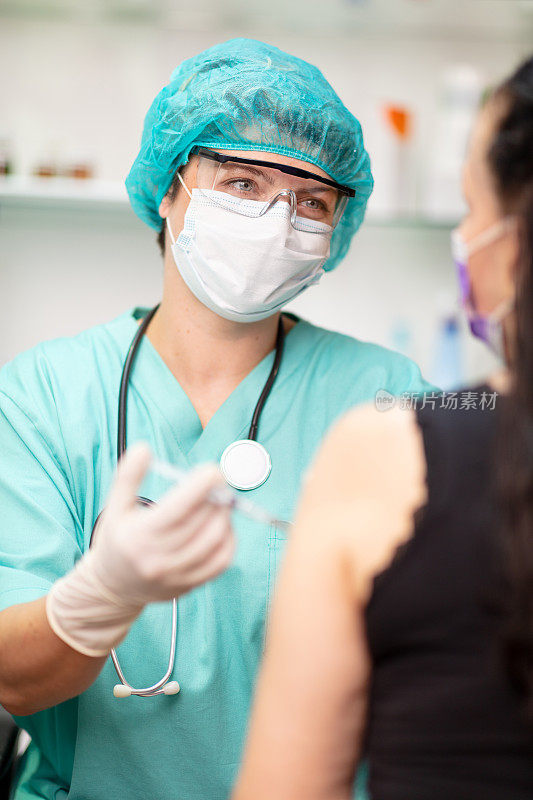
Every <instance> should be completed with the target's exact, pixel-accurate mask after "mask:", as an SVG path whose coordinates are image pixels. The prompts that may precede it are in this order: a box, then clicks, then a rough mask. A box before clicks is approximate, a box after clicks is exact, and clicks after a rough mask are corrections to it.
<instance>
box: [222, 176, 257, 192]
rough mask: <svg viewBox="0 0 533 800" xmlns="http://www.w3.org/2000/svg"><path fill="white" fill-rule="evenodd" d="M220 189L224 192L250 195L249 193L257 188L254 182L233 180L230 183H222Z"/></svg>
mask: <svg viewBox="0 0 533 800" xmlns="http://www.w3.org/2000/svg"><path fill="white" fill-rule="evenodd" d="M221 188H222V189H223V190H224V188H225V189H226V191H228V190H229V191H231V190H233V191H236V192H242V193H243V194H250V193H251V192H254V191H256V189H257V186H256V184H255V182H254V181H252V180H250V179H249V178H234V179H233V180H231V181H224V183H223V184H222V186H221Z"/></svg>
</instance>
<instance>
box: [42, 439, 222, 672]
mask: <svg viewBox="0 0 533 800" xmlns="http://www.w3.org/2000/svg"><path fill="white" fill-rule="evenodd" d="M150 458H151V454H150V450H149V449H148V447H147V446H146V445H136V446H134V447H132V448H130V449H129V450H128V452H127V453H126V454H125V455H124V456H123V458H122V459H121V461H120V463H119V465H118V468H117V474H116V478H115V482H114V484H113V487H112V489H111V492H110V494H109V498H108V502H107V506H106V508H105V509H104V512H103V514H102V517H101V519H100V521H99V522H98V525H97V527H96V530H95V532H94V537H93V539H94V541H93V543H92V545H91V548H90V550H89V552H88V553H85V555H84V556H83V557H82V558H81V559H80V561H79V562H78V563H77V565H76V567H75V568H74V569H73V570H72V571H71V572H70V573H69V574H68V575H66V576H65V577H63V578H61V579H60V580H58V581H57V582H56V583H55V584H54V585H53V587H52V589H51V590H50V592H49V594H48V597H47V602H46V610H47V616H48V621H49V623H50V626H51V627H52V629H53V630H54V632H55V633H56V634H57V635H58V636H59V637H60V638H61V639H63V640H64V641H65V642H66V643H67V644H69V645H70V646H71V647H73V648H74V649H75V650H78V651H79V652H81V653H84V654H85V655H90V656H100V655H105V654H107V653H108V652H109V650H110V649H111V648H112V647H114V646H115V645H117V644H118V643H119V642H120V641H122V639H123V638H124V637H125V636H126V634H127V632H128V629H129V627H130V625H131V623H132V622H133V620H134V619H135V618H136V617H137V616H138V615H139V613H140V612H141V610H142V608H143V607H144V606H145V605H146V604H147V603H150V602H157V601H164V600H170V599H172V598H173V597H179V596H180V595H182V594H184V593H185V592H188V591H189V590H190V589H193V588H194V587H195V586H199V585H200V584H202V583H205V582H206V581H209V580H211V579H212V578H214V577H215V576H217V575H218V574H219V573H221V572H223V571H224V570H225V569H226V568H227V567H228V566H229V564H230V563H231V559H232V556H233V552H234V536H233V532H232V527H231V511H230V510H229V509H228V508H227V507H226V506H222V505H216V504H214V503H212V502H210V501H209V499H208V497H209V495H210V493H211V492H213V490H216V489H220V488H223V487H226V484H225V482H224V479H223V478H222V476H221V474H220V472H219V470H218V468H217V467H216V466H215V465H214V464H204V465H202V466H200V467H197V468H196V469H194V470H192V472H191V474H190V475H189V476H188V478H187V479H186V480H185V481H184V482H183V483H181V484H180V485H178V486H175V487H173V488H172V489H170V490H169V491H168V492H167V493H166V494H165V495H164V496H163V497H162V498H161V500H160V501H159V502H158V503H157V504H155V505H153V506H149V507H146V506H141V505H139V503H137V494H138V490H139V486H140V484H141V482H142V479H143V478H144V476H145V474H146V472H147V470H148V467H149V464H150Z"/></svg>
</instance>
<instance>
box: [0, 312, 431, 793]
mask: <svg viewBox="0 0 533 800" xmlns="http://www.w3.org/2000/svg"><path fill="white" fill-rule="evenodd" d="M143 313H144V312H143V311H142V310H139V309H137V310H135V311H133V312H132V311H129V312H127V313H125V314H123V315H121V316H120V317H118V318H117V319H116V320H114V321H112V322H110V323H108V324H105V325H100V326H98V327H95V328H92V329H90V330H88V331H86V332H84V333H82V334H80V335H79V336H76V337H73V338H63V339H58V340H55V341H51V342H46V343H43V344H40V345H38V346H37V347H35V348H33V349H32V350H29V351H28V352H25V353H22V354H21V355H19V356H17V357H16V358H15V359H14V360H13V361H12V362H10V363H9V364H7V365H6V366H5V367H4V368H3V369H2V370H1V371H0V409H1V412H2V413H1V414H0V453H1V454H2V458H1V460H0V509H1V526H0V610H1V609H4V608H6V607H8V606H11V605H14V604H16V603H22V602H26V601H30V600H35V599H36V598H38V597H40V596H42V595H44V594H45V593H46V592H47V591H48V590H49V588H50V586H51V585H52V584H53V582H54V581H55V580H56V579H57V578H59V577H60V576H62V575H64V574H65V573H66V572H68V571H69V570H70V569H72V567H73V566H74V564H75V562H76V561H77V559H79V558H80V556H81V555H82V554H83V553H84V552H85V551H86V550H87V549H88V547H89V539H90V535H91V531H92V528H93V524H94V521H95V519H96V517H97V516H98V514H99V512H100V511H101V510H102V508H103V506H104V505H105V502H106V495H107V493H108V491H109V488H110V485H111V481H112V478H113V472H114V469H115V464H116V434H117V397H118V386H119V382H120V375H121V371H122V366H123V363H124V358H125V355H126V351H127V349H128V346H129V344H130V341H131V339H132V337H133V335H134V333H135V331H136V329H137V319H138V318H139V317H140V316H142V315H143ZM273 358H274V354H273V352H272V353H269V354H268V355H267V356H266V357H265V358H264V359H263V360H262V361H261V362H260V363H259V364H258V365H257V366H256V367H255V368H254V369H253V370H252V371H251V372H250V373H249V374H248V375H247V376H246V378H244V380H243V381H242V382H241V383H240V384H239V386H238V387H237V388H236V389H235V391H234V392H233V393H232V394H231V395H230V397H228V399H227V400H226V401H225V402H224V403H223V404H222V406H221V407H220V408H219V409H218V411H217V412H216V413H215V415H214V416H213V417H212V419H211V420H210V421H209V424H208V425H207V426H206V428H205V429H204V430H202V426H201V424H200V420H199V418H198V415H197V413H196V411H195V410H194V408H193V406H192V404H191V402H190V400H189V399H188V397H187V395H186V394H185V392H184V391H183V390H182V388H181V387H180V385H179V383H178V382H177V381H176V379H175V378H174V376H173V375H172V373H171V372H170V370H169V369H168V367H167V366H166V365H165V363H164V362H163V360H162V359H161V357H160V356H159V355H158V353H157V351H156V350H155V349H154V347H153V346H152V345H151V343H150V341H149V340H148V339H147V338H146V337H144V339H143V340H142V343H141V345H140V348H139V352H138V356H137V359H136V362H135V365H134V369H133V372H132V375H131V381H130V388H129V394H128V443H129V444H131V443H133V442H135V441H137V440H144V441H147V442H149V444H150V445H151V448H152V450H153V451H154V452H155V453H156V454H157V455H158V457H159V458H162V459H166V460H167V461H169V462H172V463H173V464H175V465H177V466H178V467H182V468H190V467H192V466H193V465H195V464H198V463H201V462H205V461H218V460H219V458H220V456H221V454H222V452H223V450H224V449H225V447H226V446H227V445H228V444H229V443H230V442H232V441H234V440H236V439H241V438H244V437H246V436H247V434H248V428H249V425H250V420H251V416H252V413H253V409H254V407H255V404H256V402H257V399H258V397H259V394H260V392H261V390H262V388H263V385H264V383H265V381H266V378H267V376H268V374H269V371H270V368H271V366H272V362H273ZM379 389H386V390H387V391H389V392H391V393H393V394H399V393H401V392H404V391H407V392H414V391H422V390H431V389H432V387H430V386H429V385H428V384H426V383H425V382H424V381H423V380H422V378H421V375H420V372H419V369H418V367H417V366H416V365H415V364H414V363H413V362H411V361H410V360H409V359H407V358H405V357H403V356H401V355H399V354H397V353H394V352H391V351H389V350H386V349H384V348H382V347H379V346H377V345H374V344H369V343H366V342H361V341H357V340H355V339H352V338H350V337H348V336H343V335H341V334H338V333H333V332H331V331H327V330H324V329H323V328H319V327H315V326H314V325H311V324H310V323H309V322H306V321H304V320H300V321H299V322H298V323H297V324H296V325H295V326H294V328H292V330H290V332H289V333H288V335H287V337H286V344H285V352H284V355H283V360H282V364H281V368H280V371H279V374H278V377H277V380H276V383H275V385H274V388H273V391H272V393H271V395H270V397H269V399H268V401H267V403H266V405H265V408H264V410H263V414H262V417H261V421H260V425H259V433H258V440H259V441H260V442H261V443H262V444H263V445H264V446H265V447H266V448H267V450H268V451H269V453H270V455H271V458H272V472H271V474H270V477H269V478H268V480H267V481H266V483H264V484H263V485H262V486H260V487H259V488H258V489H255V490H254V491H252V492H249V493H247V494H248V496H250V497H251V498H253V500H255V501H256V502H257V503H259V504H261V505H262V506H264V507H265V508H266V509H268V510H269V511H271V512H272V513H273V514H275V515H276V516H277V517H278V518H282V519H291V518H292V516H293V513H294V510H295V504H296V501H297V497H298V490H299V487H300V483H301V480H302V476H303V473H304V471H305V470H306V468H307V467H308V465H309V463H310V460H311V459H312V457H313V454H314V453H315V451H316V450H317V447H318V446H319V444H320V442H321V440H322V439H323V437H324V434H325V433H326V431H327V430H328V428H329V427H330V426H331V424H332V423H333V422H334V421H335V420H336V419H337V418H338V417H339V416H340V415H341V414H342V413H343V412H345V411H346V410H347V409H348V408H350V406H353V405H354V404H357V403H362V402H365V401H372V400H373V399H374V396H375V393H376V391H377V390H379ZM167 488H168V484H167V483H166V482H165V480H164V479H162V478H160V477H159V476H153V475H151V476H148V478H147V479H146V480H145V482H144V484H143V486H142V493H143V495H144V496H145V497H149V498H152V499H157V498H158V497H159V496H161V494H162V493H163V491H165V489H167ZM234 524H235V531H236V536H237V541H238V546H237V551H236V555H235V559H234V563H233V564H232V566H231V567H230V568H229V569H228V570H227V572H225V573H224V574H223V575H221V576H219V577H218V578H217V579H216V580H214V581H212V582H211V583H209V584H207V585H205V586H201V587H200V588H198V589H196V590H194V591H192V592H190V593H189V594H187V595H185V596H183V597H182V598H180V600H179V602H178V633H177V653H176V665H175V669H174V673H173V675H172V678H173V679H175V680H177V681H179V683H180V686H181V691H180V693H179V694H177V695H175V696H172V697H166V696H158V697H153V698H149V699H146V698H139V697H131V698H129V699H126V700H116V699H115V698H114V697H113V686H114V685H115V683H117V677H116V674H115V671H114V668H113V665H112V663H111V660H110V659H108V660H107V662H106V664H105V666H104V668H103V670H102V672H101V674H100V675H99V677H98V678H97V680H96V681H95V683H94V684H93V685H92V686H91V687H90V688H89V689H88V690H87V691H85V692H83V694H81V695H80V696H79V697H77V698H75V699H73V700H69V701H67V702H65V703H62V704H60V705H58V706H55V707H53V708H50V709H48V710H46V711H42V712H40V713H37V714H33V715H31V716H28V717H24V718H17V722H18V723H19V724H20V725H21V726H22V727H23V728H25V729H26V730H27V731H28V732H29V734H30V735H31V737H32V742H31V744H30V746H29V749H28V751H27V754H26V757H25V759H24V762H23V766H22V770H21V772H20V775H19V780H18V786H17V790H16V793H15V798H16V800H26V798H28V799H29V798H32V800H34V799H35V798H46V799H47V800H52V798H54V800H59V799H60V798H65V797H67V795H68V797H69V798H70V800H109V798H128V800H137V799H138V800H146V798H161V800H163V799H164V800H226V798H227V797H228V795H229V793H230V791H231V787H232V784H233V783H234V780H235V777H236V773H237V770H238V767H239V761H240V758H241V751H242V745H243V740H244V736H245V732H246V722H247V717H248V713H249V708H250V701H251V698H252V692H253V688H254V681H255V677H256V673H257V669H258V666H259V662H260V658H261V653H262V649H263V643H264V636H265V616H266V611H267V609H268V606H269V602H270V599H271V596H272V592H273V588H274V582H275V577H276V573H277V570H278V566H279V562H280V558H281V556H282V553H283V548H284V544H285V533H284V532H283V531H282V530H278V529H276V528H275V527H267V526H264V525H261V524H258V523H255V522H252V521H250V520H248V519H246V518H244V517H242V516H241V515H239V514H237V513H236V514H235V517H234ZM170 622H171V608H170V604H168V603H158V604H152V605H150V606H148V607H147V608H146V609H145V610H144V611H143V613H142V614H141V616H140V617H139V618H138V620H137V621H136V622H135V623H134V624H133V626H132V628H131V630H130V632H129V634H128V636H127V638H126V639H125V640H124V642H123V643H122V644H121V645H120V646H119V647H118V654H119V658H120V662H121V666H122V669H123V670H124V674H125V676H126V679H127V680H128V681H129V682H130V683H132V684H133V685H134V686H147V685H150V684H152V683H154V682H155V681H156V680H158V679H159V678H160V677H161V676H162V675H163V673H164V672H165V670H166V667H167V663H168V656H169V647H170V635H171V629H170Z"/></svg>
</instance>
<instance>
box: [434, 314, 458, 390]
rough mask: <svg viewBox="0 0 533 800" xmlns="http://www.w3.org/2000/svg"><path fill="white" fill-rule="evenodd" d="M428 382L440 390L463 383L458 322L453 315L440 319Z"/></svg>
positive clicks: (453, 387)
mask: <svg viewBox="0 0 533 800" xmlns="http://www.w3.org/2000/svg"><path fill="white" fill-rule="evenodd" d="M430 380H431V381H432V382H433V383H434V384H435V385H436V386H438V387H439V388H440V389H446V390H448V389H455V388H457V387H458V386H460V385H462V383H463V357H462V348H461V335H460V330H459V320H458V317H457V315H456V314H455V313H452V314H450V315H449V316H446V317H443V318H441V321H440V323H439V326H438V330H437V337H436V341H435V349H434V353H433V366H432V369H431V375H430Z"/></svg>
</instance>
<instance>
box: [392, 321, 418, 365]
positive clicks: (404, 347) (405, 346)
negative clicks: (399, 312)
mask: <svg viewBox="0 0 533 800" xmlns="http://www.w3.org/2000/svg"><path fill="white" fill-rule="evenodd" d="M390 342H391V347H392V349H393V350H396V352H398V353H402V355H404V356H409V357H411V355H412V349H413V334H412V331H411V327H410V325H409V323H408V322H407V320H406V319H404V318H401V317H398V318H397V319H395V320H394V322H393V324H392V327H391V331H390Z"/></svg>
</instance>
